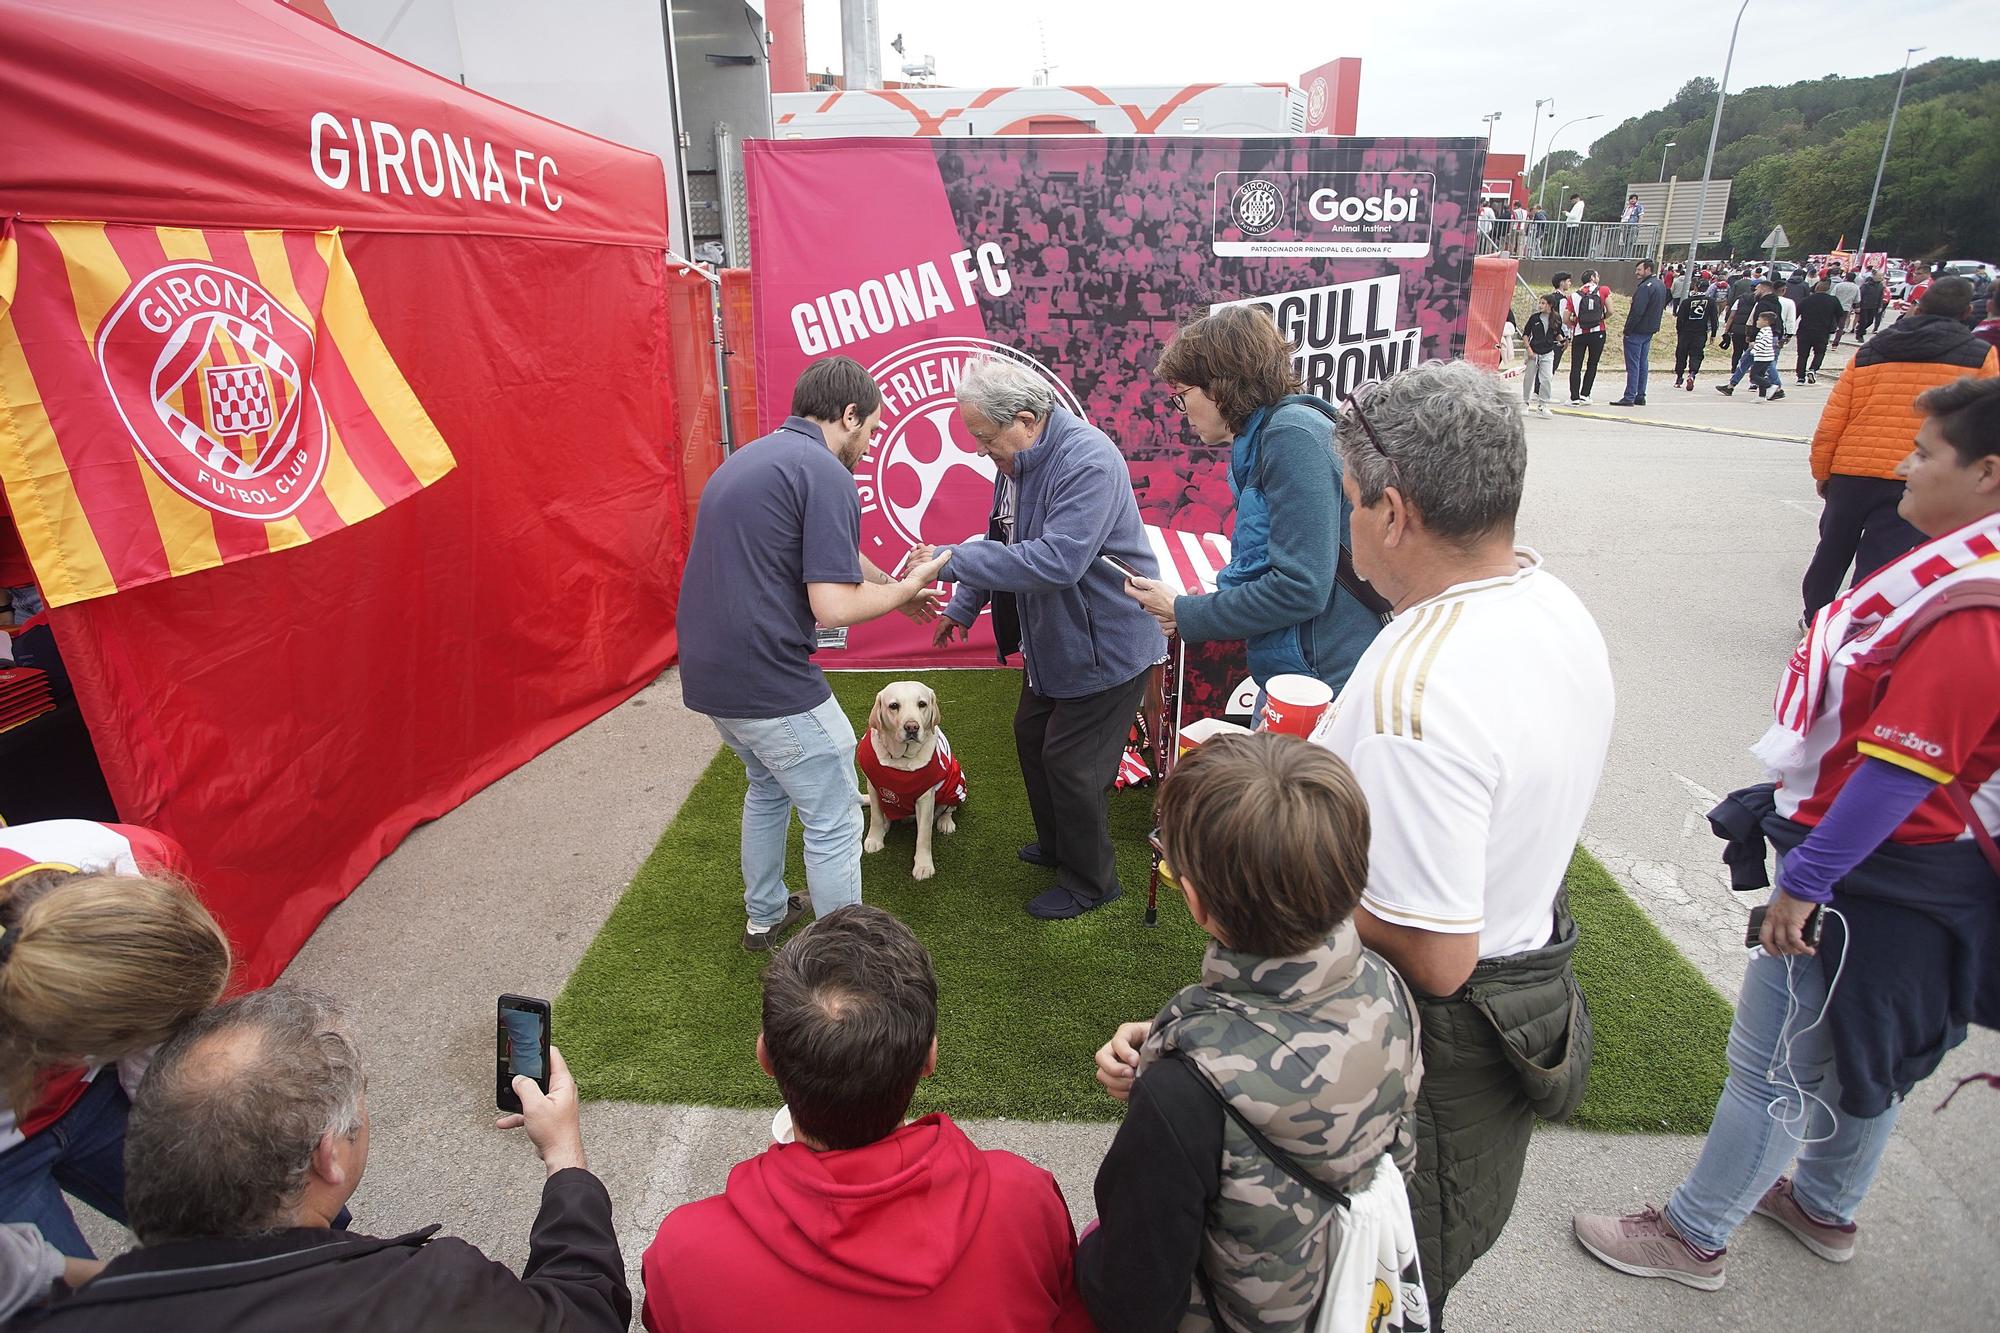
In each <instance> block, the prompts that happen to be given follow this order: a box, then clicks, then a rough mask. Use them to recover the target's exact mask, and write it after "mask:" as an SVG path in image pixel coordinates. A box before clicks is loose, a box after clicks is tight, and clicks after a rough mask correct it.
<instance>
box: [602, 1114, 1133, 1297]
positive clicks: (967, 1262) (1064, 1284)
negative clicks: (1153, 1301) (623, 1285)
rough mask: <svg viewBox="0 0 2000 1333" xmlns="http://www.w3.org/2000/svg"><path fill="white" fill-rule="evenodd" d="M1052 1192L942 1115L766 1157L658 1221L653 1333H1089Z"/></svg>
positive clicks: (650, 1269) (1052, 1185)
mask: <svg viewBox="0 0 2000 1333" xmlns="http://www.w3.org/2000/svg"><path fill="white" fill-rule="evenodd" d="M1075 1253H1076V1236H1075V1233H1074V1231H1073V1230H1072V1228H1071V1225H1070V1218H1069V1208H1068V1207H1067V1205H1065V1204H1064V1202H1063V1197H1062V1190H1061V1188H1060V1187H1058V1186H1057V1184H1056V1181H1055V1177H1054V1176H1051V1175H1050V1174H1049V1173H1048V1172H1046V1171H1044V1170H1042V1169H1041V1168H1040V1167H1038V1166H1035V1165H1033V1164H1032V1163H1030V1162H1027V1161H1024V1160H1023V1159H1021V1158H1019V1157H1016V1156H1015V1155H1014V1154H1012V1153H1008V1152H983V1151H981V1150H980V1149H979V1148H976V1147H974V1146H973V1143H972V1140H970V1139H968V1138H966V1137H965V1133H964V1131H963V1130H961V1129H959V1127H958V1126H957V1125H955V1124H953V1123H952V1122H951V1117H949V1116H945V1115H927V1116H925V1117H924V1118H923V1119H921V1120H918V1121H916V1122H915V1123H913V1124H909V1125H905V1126H903V1128H901V1129H899V1130H897V1131H896V1132H895V1133H893V1134H891V1135H889V1137H887V1138H885V1139H882V1140H879V1141H878V1142H875V1143H871V1144H869V1145H868V1146H867V1147H865V1148H851V1149H847V1150H845V1151H838V1152H814V1151H813V1150H812V1149H810V1148H808V1147H806V1146H805V1145H804V1144H801V1143H787V1144H778V1145H774V1146H772V1147H770V1148H767V1149H766V1150H765V1151H764V1152H762V1153H760V1154H758V1155H757V1156H755V1157H752V1158H751V1159H750V1160H749V1161H747V1162H739V1163H738V1164H737V1165H736V1167H735V1168H734V1169H733V1170H732V1171H730V1173H729V1186H728V1189H727V1190H726V1191H725V1192H724V1193H722V1194H720V1195H717V1196H716V1197H714V1198H711V1199H702V1200H700V1201H699V1202H696V1203H690V1204H686V1205H684V1206H683V1207H680V1208H676V1209H674V1211H673V1212H671V1213H669V1214H667V1218H666V1220H665V1221H664V1222H662V1223H660V1234H659V1235H658V1236H656V1237H654V1238H653V1243H652V1245H650V1246H648V1247H647V1249H646V1255H645V1259H644V1260H643V1262H642V1264H641V1271H642V1273H643V1274H644V1276H645V1282H646V1302H645V1306H644V1321H645V1325H646V1327H647V1328H648V1329H649V1330H651V1333H725V1331H726V1333H760V1331H761V1330H770V1331H771V1333H779V1331H780V1330H782V1331H783V1333H796V1331H797V1330H802V1329H812V1330H815V1333H843V1331H844V1330H850V1329H851V1330H855V1333H861V1331H862V1330H867V1331H868V1333H897V1331H898V1330H904V1329H907V1330H911V1333H917V1331H918V1330H922V1331H923V1333H932V1331H933V1330H939V1329H951V1330H955V1331H956V1333H989V1331H990V1333H1002V1331H1003V1330H1004V1331H1006V1333H1014V1331H1015V1330H1019V1333H1027V1331H1028V1330H1035V1333H1042V1331H1043V1330H1061V1333H1090V1330H1091V1329H1093V1328H1094V1325H1093V1324H1092V1323H1091V1320H1090V1316H1089V1315H1088V1313H1086V1312H1085V1310H1084V1308H1083V1303H1082V1300H1081V1299H1080V1298H1079V1297H1078V1295H1077V1291H1076V1280H1075V1276H1074V1273H1073V1271H1072V1269H1071V1263H1072V1260H1073V1259H1074V1258H1075Z"/></svg>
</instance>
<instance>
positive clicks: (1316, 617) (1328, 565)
mask: <svg viewBox="0 0 2000 1333" xmlns="http://www.w3.org/2000/svg"><path fill="white" fill-rule="evenodd" d="M1154 373H1155V374H1157V375H1158V376H1159V378H1160V379H1162V380H1164V381H1166V384H1167V388H1168V391H1169V393H1168V401H1169V402H1171V403H1172V404H1173V406H1174V408H1175V409H1176V410H1177V411H1180V412H1183V413H1185V414H1186V415H1187V419H1188V421H1189V423H1190V424H1192V425H1193V427H1194V430H1195V434H1196V435H1197V436H1199V437H1200V439H1201V442H1202V443H1203V444H1211V445H1219V444H1227V445H1229V446H1230V453H1229V487H1230V490H1231V491H1232V492H1233V493H1234V494H1235V496H1236V531H1235V533H1234V535H1233V536H1232V538H1231V543H1232V550H1231V558H1230V561H1229V564H1228V566H1227V567H1226V568H1225V569H1223V571H1222V572H1221V573H1220V574H1219V575H1218V576H1217V578H1216V590H1215V591H1214V592H1212V593H1205V594H1201V595H1181V596H1176V595H1174V593H1173V591H1172V590H1171V589H1170V588H1168V587H1167V586H1166V585H1165V584H1163V583H1160V582H1158V581H1157V580H1154V579H1132V580H1129V581H1128V582H1127V583H1126V585H1125V591H1126V592H1127V593H1128V594H1129V595H1130V596H1132V597H1133V598H1135V599H1136V600H1137V601H1138V602H1139V603H1140V605H1142V606H1144V607H1145V608H1146V610H1148V611H1149V612H1151V613H1152V614H1153V616H1154V617H1155V618H1156V619H1158V620H1159V622H1160V624H1161V625H1162V627H1164V628H1165V629H1166V631H1167V632H1168V633H1169V634H1173V633H1178V634H1179V635H1180V636H1181V638H1182V639H1184V640H1186V641H1188V642H1190V643H1206V642H1209V641H1210V640H1214V639H1244V640H1247V641H1248V645H1249V649H1250V674H1251V675H1252V676H1253V677H1254V678H1255V679H1257V680H1258V681H1259V682H1263V681H1268V680H1269V679H1270V678H1271V677H1272V676H1276V675H1285V674H1295V675H1305V676H1316V677H1318V678H1319V679H1320V680H1323V681H1325V682H1326V683H1327V685H1329V686H1330V687H1332V689H1333V690H1334V691H1336V692H1338V691H1339V689H1340V687H1341V686H1342V685H1343V684H1345V683H1346V681H1347V677H1348V673H1350V672H1351V671H1353V669H1354V664H1355V662H1357V661H1359V660H1360V657H1361V654H1362V652H1363V651H1364V650H1365V649H1366V648H1367V647H1368V644H1369V643H1370V641H1372V640H1373V639H1374V637H1375V634H1376V631H1377V630H1379V629H1381V627H1382V616H1381V614H1380V611H1381V606H1382V604H1381V602H1380V600H1379V599H1377V598H1375V597H1374V594H1373V592H1372V590H1370V589H1369V588H1368V586H1367V585H1366V584H1365V583H1362V582H1361V581H1360V580H1359V579H1358V578H1356V577H1355V576H1354V575H1353V572H1352V564H1351V561H1350V559H1349V557H1348V552H1347V543H1348V536H1347V525H1348V520H1349V517H1350V510H1349V507H1348V504H1347V501H1346V499H1345V498H1344V497H1343V496H1342V494H1341V490H1340V458H1339V455H1338V454H1337V453H1336V452H1335V451H1334V447H1333V425H1334V419H1335V409H1334V407H1333V406H1332V405H1331V404H1329V403H1326V402H1324V401H1322V400H1321V399H1319V398H1315V397H1313V396H1311V395H1310V394H1303V393H1300V392H1299V380H1298V376H1297V374H1296V373H1295V372H1294V371H1293V369H1292V348H1291V345H1290V344H1289V343H1287V342H1286V341H1285V338H1284V335H1283V334H1281V333H1279V332H1278V326H1277V324H1276V322H1275V321H1274V320H1273V319H1272V318H1271V313H1270V312H1269V311H1268V310H1266V309H1265V308H1264V307H1262V306H1222V307H1219V308H1217V309H1215V310H1213V311H1211V312H1210V313H1209V314H1207V315H1202V316H1198V317H1197V318H1195V319H1193V320H1191V321H1189V322H1188V323H1187V324H1186V325H1185V326H1183V327H1182V328H1181V330H1180V331H1179V332H1178V333H1177V334H1175V335H1174V340H1173V341H1172V342H1170V343H1168V344H1167V347H1166V350H1165V351H1163V352H1161V353H1160V360H1159V364H1158V365H1157V366H1156V367H1155V371H1154ZM1261 706H1262V698H1261V694H1260V697H1259V707H1261Z"/></svg>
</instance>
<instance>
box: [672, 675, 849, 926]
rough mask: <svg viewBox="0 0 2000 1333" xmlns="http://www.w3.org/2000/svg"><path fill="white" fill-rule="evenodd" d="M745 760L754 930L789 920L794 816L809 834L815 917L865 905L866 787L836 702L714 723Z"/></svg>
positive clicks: (747, 873) (747, 869)
mask: <svg viewBox="0 0 2000 1333" xmlns="http://www.w3.org/2000/svg"><path fill="white" fill-rule="evenodd" d="M709 720H710V721H711V722H713V723H715V729H716V730H717V731H719V732H721V733H722V739H723V741H724V742H725V743H726V744H727V745H728V746H729V748H730V749H732V750H734V751H735V752H736V757H737V758H738V759H741V760H742V761H743V769H744V771H745V772H746V773H748V774H749V775H750V791H749V793H748V794H747V795H745V796H744V798H743V851H742V855H743V905H744V908H745V909H746V910H747V911H748V912H749V914H750V924H751V925H753V926H775V925H777V924H778V923H780V922H782V921H783V920H784V919H785V900H786V898H787V897H788V896H789V890H787V889H786V888H785V837H786V835H787V834H788V833H789V832H790V830H791V826H792V811H793V810H797V811H798V812H799V822H800V823H801V824H803V825H805V831H806V891H807V892H808V893H810V894H811V895H812V905H813V915H815V916H825V915H826V914H827V913H828V912H831V911H832V910H833V909H834V908H836V907H845V906H846V905H847V904H849V903H858V902H860V901H861V788H860V786H859V785H858V783H857V782H856V780H855V776H854V726H853V724H852V723H850V722H849V721H848V720H847V714H845V713H843V712H841V711H840V702H839V700H837V699H834V698H831V697H829V698H828V699H827V701H826V702H825V703H823V704H821V705H820V706H819V707H817V708H815V709H813V710H812V711H811V712H810V713H794V714H792V715H791V716H790V717H769V718H730V717H716V718H710V719H709Z"/></svg>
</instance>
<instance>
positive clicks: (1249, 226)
mask: <svg viewBox="0 0 2000 1333" xmlns="http://www.w3.org/2000/svg"><path fill="white" fill-rule="evenodd" d="M1229 206H1230V210H1231V211H1232V212H1234V213H1235V214H1236V225H1237V226H1239V227H1241V228H1242V229H1243V234H1244V235H1246V236H1262V235H1263V234H1264V233H1265V232H1267V231H1269V230H1271V228H1273V227H1275V226H1277V225H1278V224H1279V223H1280V222H1282V221H1284V219H1285V197H1284V196H1283V195H1282V194H1280V193H1278V187H1277V186H1275V185H1273V184H1271V182H1269V181H1267V180H1265V179H1264V178H1263V177H1261V176H1260V177H1257V178H1256V179H1254V180H1247V181H1245V182H1243V184H1241V185H1239V186H1238V187H1237V188H1236V197H1235V198H1233V199H1231V200H1230V201H1229Z"/></svg>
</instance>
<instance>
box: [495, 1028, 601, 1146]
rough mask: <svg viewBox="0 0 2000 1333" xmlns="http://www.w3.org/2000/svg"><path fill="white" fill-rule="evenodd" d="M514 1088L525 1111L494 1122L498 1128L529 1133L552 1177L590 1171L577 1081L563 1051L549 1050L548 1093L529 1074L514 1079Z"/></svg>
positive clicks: (531, 1141) (504, 1116) (557, 1049)
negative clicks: (569, 1171) (572, 1169)
mask: <svg viewBox="0 0 2000 1333" xmlns="http://www.w3.org/2000/svg"><path fill="white" fill-rule="evenodd" d="M514 1088H515V1091H516V1092H517V1093H518V1095H519V1098H520V1100H521V1101H522V1103H523V1106H522V1109H521V1110H520V1111H519V1112H517V1113H515V1114H514V1115H503V1116H501V1117H500V1118H499V1119H498V1120H496V1121H494V1122H493V1123H494V1125H495V1127H496V1128H499V1129H525V1130H527V1131H528V1141H529V1142H530V1143H532V1144H534V1145H535V1152H536V1153H537V1154H539V1155H540V1157H541V1159H542V1165H543V1167H544V1168H546V1169H547V1171H548V1173H549V1174H550V1175H554V1174H555V1173H556V1172H558V1171H563V1170H567V1169H568V1168H570V1167H572V1166H574V1167H581V1168H583V1169H585V1170H588V1169H589V1163H588V1162H586V1161H585V1159H584V1155H583V1118H582V1111H581V1109H580V1108H579V1107H578V1105H577V1095H576V1080H575V1079H573V1078H571V1077H570V1073H569V1064H568V1062H567V1061H565V1060H564V1059H563V1054H562V1050H561V1049H560V1048H559V1047H555V1046H551V1047H549V1090H548V1092H547V1093H546V1094H544V1093H543V1092H542V1090H541V1089H540V1087H539V1086H537V1084H536V1083H535V1081H534V1080H533V1079H531V1078H529V1077H528V1076H527V1075H526V1074H522V1075H520V1076H519V1077H518V1078H517V1079H516V1080H515V1083H514Z"/></svg>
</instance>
